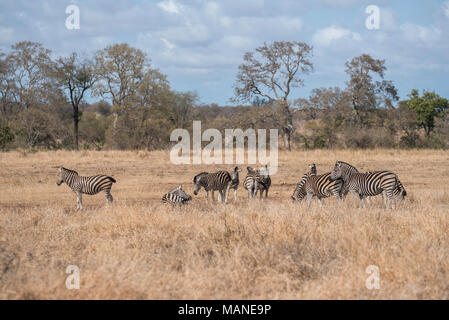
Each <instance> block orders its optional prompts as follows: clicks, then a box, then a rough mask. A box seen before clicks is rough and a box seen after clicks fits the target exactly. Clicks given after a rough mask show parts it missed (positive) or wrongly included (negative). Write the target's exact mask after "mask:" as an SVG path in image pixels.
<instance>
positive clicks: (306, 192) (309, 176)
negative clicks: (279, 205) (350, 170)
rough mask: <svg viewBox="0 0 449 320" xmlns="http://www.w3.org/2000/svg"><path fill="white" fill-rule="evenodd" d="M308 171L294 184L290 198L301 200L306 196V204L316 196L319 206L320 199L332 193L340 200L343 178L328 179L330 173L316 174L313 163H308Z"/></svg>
mask: <svg viewBox="0 0 449 320" xmlns="http://www.w3.org/2000/svg"><path fill="white" fill-rule="evenodd" d="M309 168H310V171H309V172H308V173H306V174H305V175H304V176H303V177H302V179H301V181H300V182H299V183H298V184H297V185H296V188H295V191H294V192H293V196H292V199H293V200H294V201H301V200H302V199H304V198H305V197H307V200H308V205H309V207H310V204H311V203H312V198H313V197H314V196H316V197H317V198H318V202H319V204H320V206H322V202H321V199H322V198H328V197H330V196H331V195H334V197H335V198H337V200H339V201H341V190H342V188H343V180H341V179H336V180H335V181H333V180H331V179H330V175H331V173H330V172H328V173H325V174H321V175H317V171H316V166H315V164H311V165H309Z"/></svg>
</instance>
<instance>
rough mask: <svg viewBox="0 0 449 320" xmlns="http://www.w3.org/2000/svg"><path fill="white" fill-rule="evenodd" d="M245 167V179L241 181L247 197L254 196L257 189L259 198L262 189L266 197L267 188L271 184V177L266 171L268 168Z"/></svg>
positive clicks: (261, 194)
mask: <svg viewBox="0 0 449 320" xmlns="http://www.w3.org/2000/svg"><path fill="white" fill-rule="evenodd" d="M246 169H247V171H248V172H247V174H246V177H245V180H244V181H243V188H245V190H247V191H248V198H254V197H255V196H256V195H257V191H259V190H260V199H262V196H263V191H265V198H267V197H268V189H269V188H270V185H271V178H270V175H269V173H268V168H261V169H259V170H256V169H254V168H252V167H247V168H246ZM264 169H265V170H264Z"/></svg>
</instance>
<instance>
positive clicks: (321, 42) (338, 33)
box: [312, 25, 362, 47]
mask: <svg viewBox="0 0 449 320" xmlns="http://www.w3.org/2000/svg"><path fill="white" fill-rule="evenodd" d="M341 39H346V40H354V41H361V40H362V36H361V35H360V34H359V33H357V32H352V31H351V30H349V29H344V28H341V27H338V26H335V25H332V26H330V27H328V28H325V29H321V30H318V31H317V32H316V33H315V34H314V35H313V38H312V41H313V42H314V43H315V44H316V45H318V46H322V47H328V46H330V45H331V44H332V42H334V41H336V40H341Z"/></svg>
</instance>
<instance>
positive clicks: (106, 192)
mask: <svg viewBox="0 0 449 320" xmlns="http://www.w3.org/2000/svg"><path fill="white" fill-rule="evenodd" d="M105 195H106V204H107V205H110V204H111V203H112V201H114V198H113V197H112V195H111V191H110V190H106V191H105Z"/></svg>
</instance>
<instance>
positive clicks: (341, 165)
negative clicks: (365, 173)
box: [329, 161, 359, 181]
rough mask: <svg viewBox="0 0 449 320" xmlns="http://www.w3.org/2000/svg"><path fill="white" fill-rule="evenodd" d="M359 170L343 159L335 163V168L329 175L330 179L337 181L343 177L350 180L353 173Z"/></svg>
mask: <svg viewBox="0 0 449 320" xmlns="http://www.w3.org/2000/svg"><path fill="white" fill-rule="evenodd" d="M356 172H359V171H358V170H357V169H356V168H355V167H354V166H351V165H350V164H349V163H346V162H343V161H337V162H336V163H335V166H334V169H333V170H332V172H331V174H330V175H329V180H330V181H335V180H337V179H343V180H344V181H347V180H349V178H350V177H351V175H352V174H353V173H356Z"/></svg>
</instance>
